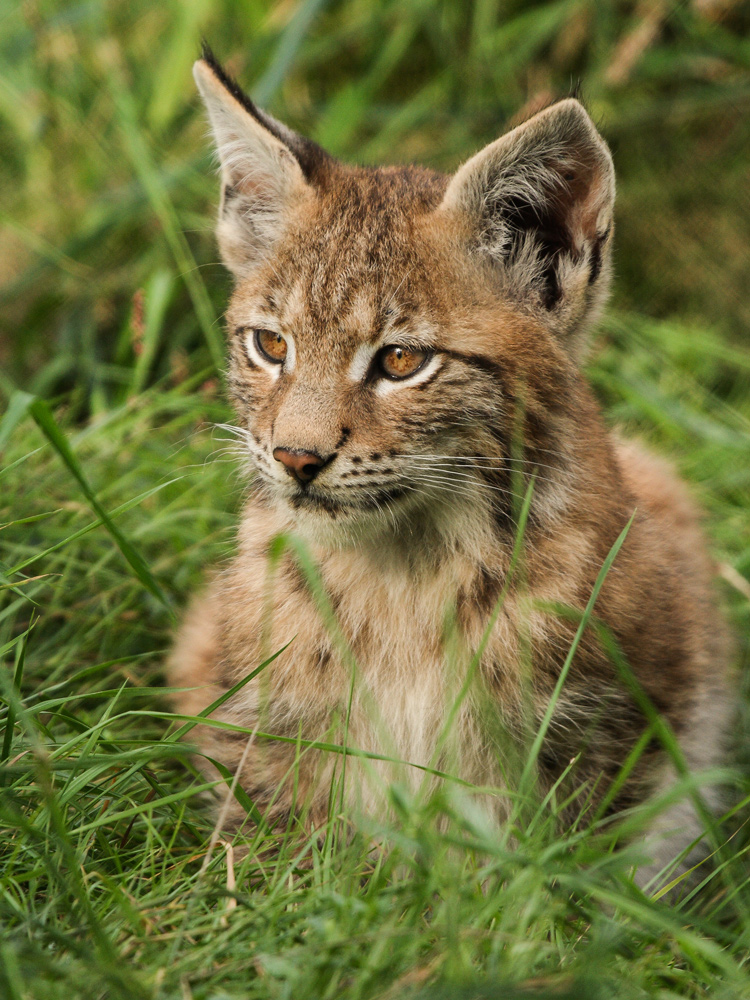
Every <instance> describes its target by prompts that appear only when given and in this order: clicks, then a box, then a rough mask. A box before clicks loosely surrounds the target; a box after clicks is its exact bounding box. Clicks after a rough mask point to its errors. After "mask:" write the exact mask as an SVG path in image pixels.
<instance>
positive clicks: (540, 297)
mask: <svg viewBox="0 0 750 1000" xmlns="http://www.w3.org/2000/svg"><path fill="white" fill-rule="evenodd" d="M614 197H615V181H614V167H613V165H612V158H611V156H610V154H609V150H608V149H607V146H606V144H605V143H604V140H603V139H602V138H601V137H600V136H599V134H598V132H597V131H596V128H595V127H594V124H593V122H592V121H591V119H590V118H589V116H588V114H587V113H586V111H585V110H584V109H583V107H582V106H581V105H580V104H579V103H578V101H576V100H573V99H572V98H571V99H568V100H564V101H560V102H559V103H558V104H554V105H552V106H551V107H549V108H546V109H545V110H544V111H541V112H540V113H539V114H537V115H535V116H534V117H533V118H531V119H529V121H527V122H524V124H522V125H519V126H518V127H517V128H515V129H513V131H511V132H509V133H508V134H507V135H504V136H502V137H501V138H500V139H497V140H496V141H495V142H493V143H490V145H489V146H486V147H485V148H484V149H483V150H481V151H480V152H479V153H477V154H476V155H475V156H473V157H472V158H471V159H470V160H468V161H467V162H466V163H464V164H463V166H462V167H460V168H459V170H458V171H457V173H456V174H455V175H454V177H453V178H452V179H451V181H450V183H449V185H448V188H447V190H446V193H445V196H444V199H443V202H442V206H441V208H442V209H443V210H445V211H448V212H450V213H459V214H460V215H461V216H463V218H464V220H465V221H468V223H469V228H470V231H471V233H472V243H471V249H472V250H473V251H474V252H478V254H479V255H480V257H482V258H484V259H485V260H488V261H490V262H492V264H493V265H496V266H495V267H494V268H493V270H494V271H495V273H496V274H497V276H498V278H499V280H500V284H501V286H502V290H503V292H505V293H507V294H508V295H510V296H513V297H515V298H516V299H518V300H520V301H522V302H523V303H524V304H525V305H526V306H528V307H529V308H531V309H532V310H533V311H535V312H537V313H538V314H539V315H540V316H541V317H542V319H543V321H544V322H545V324H546V325H547V326H548V327H550V328H551V329H552V331H553V333H555V334H556V335H557V336H558V337H559V338H560V341H561V342H562V343H563V344H564V346H565V348H566V350H568V352H569V353H570V354H571V355H572V356H574V357H576V358H580V356H581V354H582V352H583V337H584V333H585V329H586V327H587V326H588V325H589V324H590V322H591V321H592V319H593V318H594V316H595V314H596V313H597V312H598V310H599V309H600V307H601V306H602V305H603V302H604V299H605V297H606V292H607V286H608V278H609V250H610V246H611V238H612V228H613V227H612V215H613V209H614Z"/></svg>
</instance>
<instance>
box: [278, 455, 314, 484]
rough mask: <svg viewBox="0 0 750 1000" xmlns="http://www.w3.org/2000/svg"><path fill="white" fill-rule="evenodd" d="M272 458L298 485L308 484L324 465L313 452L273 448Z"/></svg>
mask: <svg viewBox="0 0 750 1000" xmlns="http://www.w3.org/2000/svg"><path fill="white" fill-rule="evenodd" d="M273 457H274V458H275V459H276V461H277V462H281V464H282V465H283V466H284V468H285V469H286V471H287V472H288V473H289V475H290V476H294V478H295V479H296V480H297V482H298V483H309V482H310V480H311V479H315V477H316V476H317V474H318V473H319V472H320V470H321V469H322V468H323V466H324V465H325V464H326V463H325V459H324V458H321V457H320V455H316V454H315V452H314V451H292V450H291V449H289V448H274V449H273Z"/></svg>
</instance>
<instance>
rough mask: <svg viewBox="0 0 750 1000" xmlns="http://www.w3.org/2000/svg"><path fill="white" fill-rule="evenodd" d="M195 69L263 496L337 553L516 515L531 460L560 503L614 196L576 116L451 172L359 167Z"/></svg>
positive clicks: (561, 113) (540, 118)
mask: <svg viewBox="0 0 750 1000" xmlns="http://www.w3.org/2000/svg"><path fill="white" fill-rule="evenodd" d="M196 79H197V81H198V85H199V87H200V89H201V92H202V94H203V97H204V100H205V102H206V105H207V108H208V111H209V116H210V119H211V124H212V127H213V130H214V134H215V138H216V143H217V148H218V152H219V157H220V160H221V163H222V180H223V198H222V206H221V211H220V217H219V227H218V237H219V244H220V247H221V250H222V254H223V256H224V259H225V262H226V263H227V265H228V266H229V268H230V269H231V270H232V271H233V273H234V275H235V278H236V287H235V292H234V295H233V297H232V301H231V304H230V308H229V310H228V326H229V338H230V347H231V365H230V375H229V386H230V391H231V394H232V398H233V402H234V404H235V407H236V409H237V412H238V416H239V419H240V427H241V428H242V431H243V432H244V435H243V436H244V440H245V441H246V443H247V448H248V451H249V453H250V456H251V459H252V463H253V465H254V467H255V469H256V471H257V478H258V482H259V484H261V495H262V496H263V497H265V501H266V502H267V503H270V504H272V505H274V506H276V507H281V508H284V509H286V510H288V511H289V513H290V514H291V515H292V516H293V519H294V522H295V524H296V526H297V527H298V528H301V529H302V530H303V531H305V532H311V533H313V534H317V535H320V534H321V533H322V534H324V535H325V536H326V537H334V538H336V539H337V540H339V541H341V540H345V539H350V538H360V539H361V537H362V536H363V534H368V533H370V534H371V533H373V532H375V533H376V534H377V532H378V531H380V530H382V531H393V530H394V529H396V530H399V529H400V528H403V527H408V526H409V525H410V524H411V522H414V521H415V520H416V521H418V523H419V525H420V526H421V527H422V528H424V527H425V525H426V523H427V522H429V523H430V524H432V525H436V526H438V527H440V526H441V524H442V523H443V522H444V523H446V524H447V523H449V522H450V523H451V524H452V525H453V528H454V530H456V529H457V528H458V530H461V528H460V525H461V523H462V518H461V516H460V515H461V513H462V512H464V513H465V514H466V515H467V516H469V515H470V514H471V513H472V512H473V514H474V515H476V513H477V508H482V509H483V510H487V509H491V511H492V514H493V516H494V517H495V519H496V520H497V522H499V523H502V521H503V520H504V519H507V518H508V516H509V513H510V511H511V509H512V507H513V504H514V503H515V502H517V501H518V499H519V497H518V493H519V489H518V482H519V476H520V477H521V479H523V477H524V476H525V475H528V473H529V472H530V471H531V470H532V469H536V471H537V473H538V472H539V470H540V469H541V468H544V470H545V475H544V476H543V477H540V484H541V483H542V481H543V483H544V486H543V487H541V486H540V488H539V489H538V490H537V500H536V503H537V506H538V507H539V506H540V505H545V504H546V507H547V509H548V511H551V510H552V509H554V508H555V506H559V505H560V504H561V503H564V497H565V481H566V476H565V471H564V464H565V457H566V445H565V434H566V426H565V421H564V418H563V417H562V416H561V415H560V414H561V413H562V412H563V411H564V408H565V407H564V402H565V399H566V396H568V395H569V394H570V393H571V392H573V391H575V390H574V382H575V380H574V378H573V373H574V369H575V361H576V359H577V356H578V355H579V353H580V351H581V345H582V332H583V328H584V327H585V325H586V324H587V323H588V322H589V321H590V320H591V318H592V314H593V313H594V312H595V311H596V309H597V307H598V305H599V303H600V301H601V299H602V297H603V295H604V291H605V287H606V281H607V267H606V259H607V252H608V247H609V242H610V235H611V213H612V199H613V192H614V185H613V179H612V177H613V174H612V166H611V160H610V157H609V154H608V152H607V149H606V146H605V145H604V143H603V142H602V140H601V139H600V138H599V136H598V135H597V133H596V131H595V129H594V127H593V125H592V124H591V122H590V119H589V118H588V116H587V115H586V113H585V111H584V110H583V108H582V107H581V106H580V105H579V104H578V103H577V102H575V101H563V102H561V103H560V104H558V105H555V106H553V107H552V108H549V109H547V111H545V112H542V113H541V114H539V115H537V116H536V117H535V118H534V119H532V120H531V121H530V122H527V123H526V124H525V125H523V126H521V127H520V128H518V129H516V130H515V131H514V132H511V133H510V134H509V135H507V136H505V137H503V138H502V139H500V140H498V141H497V142H495V143H493V144H492V145H491V146H489V147H487V148H486V149H485V150H483V151H482V152H480V153H479V154H477V156H475V157H474V158H473V159H472V160H470V161H469V162H468V163H467V164H465V165H464V167H462V168H461V170H459V171H458V173H457V174H456V175H455V176H454V177H453V178H452V179H448V178H445V177H442V176H440V175H438V174H435V173H432V172H429V171H426V170H421V169H416V168H389V169H365V168H356V167H346V166H344V165H342V164H340V163H338V162H337V161H335V160H333V159H332V158H331V157H329V156H328V155H327V154H326V153H325V152H324V151H323V150H322V149H320V148H319V147H317V146H315V145H314V144H313V143H311V142H309V141H308V140H305V139H302V138H300V137H299V136H297V135H295V134H294V133H292V132H290V131H289V130H288V129H286V127H285V126H283V125H281V124H280V123H278V122H276V121H275V120H274V119H272V118H270V117H269V116H267V115H266V114H264V113H263V112H261V111H259V110H258V109H257V108H256V107H255V106H254V105H252V103H251V102H250V101H249V100H248V99H247V98H246V97H245V96H244V95H243V94H242V93H241V91H239V89H238V88H237V87H236V85H235V84H234V83H233V82H232V81H231V80H229V79H228V78H227V77H226V76H225V75H224V73H223V71H222V70H221V68H220V67H218V66H217V65H216V64H215V63H213V61H211V60H210V59H209V60H204V61H202V62H199V63H198V64H196ZM514 439H520V440H522V441H523V454H522V456H520V457H519V452H518V451H517V450H516V451H513V447H514ZM512 454H514V456H515V459H512V458H511V455H512ZM514 472H515V473H516V475H515V476H514V474H513V473H514ZM513 483H515V488H514V486H513ZM474 520H476V517H475V518H474ZM411 526H412V527H413V526H414V525H413V524H412V525H411Z"/></svg>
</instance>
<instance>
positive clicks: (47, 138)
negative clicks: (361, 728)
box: [0, 0, 750, 1000]
mask: <svg viewBox="0 0 750 1000" xmlns="http://www.w3.org/2000/svg"><path fill="white" fill-rule="evenodd" d="M702 9H703V10H704V11H705V13H703V14H701V13H700V10H699V6H698V5H694V4H686V3H676V4H669V3H667V4H664V5H663V7H661V8H659V10H660V11H661V13H660V15H659V17H658V18H657V22H656V29H655V32H654V34H653V37H652V38H651V41H650V44H648V45H647V46H646V47H644V48H643V49H642V50H641V51H640V53H638V52H637V46H635V45H634V40H635V41H637V40H638V38H642V37H644V36H642V35H639V34H638V31H639V25H641V24H642V21H643V10H645V8H638V9H636V8H635V7H634V6H633V5H630V4H627V3H622V4H614V3H612V4H593V3H587V2H582V0H566V2H560V0H556V2H547V3H538V4H528V3H523V4H522V3H519V2H512V0H508V2H504V3H502V4H501V3H499V2H493V0H476V2H475V3H473V4H472V5H470V6H465V5H459V4H453V3H448V2H447V0H446V2H442V3H441V2H438V0H420V2H418V3H414V4H410V5H404V4H403V3H396V2H395V0H394V2H390V3H388V2H381V3H374V2H372V0H340V2H333V0H330V2H329V3H327V4H326V3H324V2H322V0H302V2H291V0H290V2H285V3H281V4H277V5H272V4H270V3H268V2H266V0H263V2H260V0H250V2H247V0H245V2H243V3H242V4H240V3H233V2H230V0H224V2H219V0H202V2H200V3H198V2H196V3H193V4H190V5H182V4H180V5H178V4H173V5H172V4H161V5H154V4H146V3H145V0H142V2H138V0H137V2H134V3H128V4H125V3H124V2H112V0H111V2H106V3H81V4H75V3H67V4H62V3H60V2H58V0H47V2H37V3H29V4H24V5H23V6H19V7H18V8H17V9H13V10H10V11H9V12H7V13H5V14H4V15H3V20H2V21H1V22H0V59H2V64H3V72H2V74H0V140H1V141H2V148H3V156H2V158H0V190H2V191H3V203H2V209H1V211H2V216H0V223H1V224H2V238H0V281H2V283H3V288H2V290H1V291H0V302H1V303H2V305H1V307H0V398H2V400H3V407H4V415H2V416H0V457H1V458H2V467H1V468H0V653H1V655H2V659H3V663H2V665H0V761H1V762H2V766H1V767H0V782H1V784H0V831H1V832H2V839H1V840H0V996H2V997H3V998H4V997H8V998H9V1000H47V998H55V1000H57V998H69V997H92V998H104V997H107V998H109V997H112V998H120V997H121V998H128V1000H130V998H141V997H143V998H149V1000H151V998H153V1000H157V998H158V1000H167V998H172V997H174V998H176V1000H178V998H179V1000H183V998H186V997H194V998H206V1000H209V998H210V1000H220V998H237V1000H245V998H248V1000H250V998H254V997H257V998H259V1000H260V998H263V1000H265V998H289V1000H304V998H308V997H309V998H323V997H330V998H334V997H335V998H346V1000H349V998H352V1000H353V998H371V997H372V998H374V997H378V998H388V1000H402V998H409V997H414V998H421V1000H427V998H429V1000H438V998H443V1000H462V998H465V1000H469V998H471V1000H478V998H480V997H486V998H494V997H498V998H499V997H502V998H508V1000H515V998H518V1000H521V998H528V997H534V998H542V997H543V998H545V1000H546V998H548V997H554V998H568V1000H599V998H601V1000H605V998H607V1000H609V998H618V997H621V998H623V1000H634V998H638V997H653V996H656V997H660V998H662V1000H667V998H673V997H690V998H701V997H708V996H710V997H712V998H719V1000H721V998H724V997H726V998H735V997H736V998H740V997H746V996H750V972H749V971H748V970H747V960H748V955H749V954H750V952H749V951H748V949H749V947H750V884H749V883H748V877H747V864H746V860H745V859H746V852H747V851H748V849H750V834H749V833H748V829H747V827H746V826H745V825H744V824H745V823H746V822H747V819H748V811H747V809H746V807H744V806H743V807H742V808H740V809H739V810H738V811H737V812H736V814H735V815H734V816H732V817H730V818H729V819H728V820H727V821H726V822H725V823H724V824H723V825H722V826H721V828H720V830H721V839H722V840H723V841H727V839H728V838H731V839H729V840H728V843H727V844H726V846H725V847H723V849H722V853H721V864H720V868H719V870H718V871H717V872H716V873H715V874H714V876H713V877H712V879H711V880H710V882H709V883H708V885H707V886H706V887H705V888H704V890H703V891H702V892H701V893H700V894H698V895H695V896H693V897H691V898H688V899H687V900H684V901H683V902H682V903H680V904H679V905H674V904H670V903H667V902H666V901H665V900H664V899H654V898H650V897H648V896H644V895H643V894H642V893H640V892H639V891H638V890H637V889H636V888H635V887H634V886H633V885H632V883H631V881H630V879H629V877H628V872H629V866H630V864H631V862H632V860H633V858H634V857H635V854H636V853H637V843H634V844H633V846H631V847H630V848H626V849H625V850H624V851H619V852H615V851H613V847H614V845H615V843H616V842H617V833H616V831H615V830H614V829H613V828H612V827H611V825H610V824H609V823H600V824H598V825H594V826H591V825H590V824H589V825H587V824H583V823H582V824H581V825H580V826H579V827H576V828H574V829H564V828H562V829H561V828H560V825H559V823H557V822H556V813H557V811H558V809H559V803H556V802H555V801H554V799H553V800H550V801H549V802H546V803H535V802H534V800H533V797H529V796H519V798H518V799H517V800H515V804H514V811H513V820H512V822H511V824H509V827H508V830H507V831H506V832H505V834H504V835H503V836H502V837H498V836H497V835H493V834H492V833H491V832H490V831H488V830H486V829H485V828H484V826H483V825H482V821H481V820H480V819H479V818H478V817H477V816H476V814H475V810H473V809H472V806H471V801H470V799H469V798H468V797H467V792H466V790H463V789H462V788H461V787H460V786H459V785H457V784H456V783H455V782H450V781H447V782H445V783H444V784H443V785H442V787H441V788H440V789H439V791H438V792H437V793H434V794H424V795H417V796H410V795H409V794H407V793H406V792H405V790H404V789H403V788H402V787H400V786H398V785H396V786H394V788H393V789H392V793H391V799H392V804H393V813H394V816H393V818H392V819H390V820H379V821H375V820H373V819H370V820H369V821H364V822H363V823H362V824H361V825H360V826H359V828H358V830H357V832H356V833H355V834H354V835H353V836H344V835H343V834H344V833H345V832H351V826H350V825H349V820H350V819H351V818H350V817H343V818H342V817H339V816H338V815H336V814H335V812H334V813H333V814H332V816H331V820H330V824H329V830H328V836H327V837H326V838H325V840H324V841H323V842H322V843H319V842H317V841H316V842H314V843H310V844H305V843H304V842H303V841H301V840H300V837H299V834H298V832H297V831H295V830H291V831H288V832H287V834H284V835H273V836H271V837H269V835H268V834H264V833H263V832H262V831H261V833H259V834H258V838H259V839H258V841H257V842H256V843H254V844H253V845H252V850H251V851H250V853H248V854H247V856H246V857H241V856H240V854H239V853H238V854H237V856H236V857H235V859H234V861H233V863H232V861H231V859H230V857H229V856H228V855H227V852H226V851H225V849H224V848H223V846H222V845H221V844H216V845H214V847H213V849H212V850H211V851H210V856H209V845H210V844H211V837H212V832H213V820H212V812H211V809H210V806H209V803H208V800H207V796H206V794H201V789H204V788H205V784H206V782H205V779H203V778H202V777H200V776H199V775H198V774H197V772H196V770H195V767H194V764H193V763H192V762H191V758H190V756H189V753H188V750H189V739H190V735H191V734H190V733H188V734H187V742H186V741H182V742H180V741H175V739H174V737H175V734H176V733H177V732H178V729H179V727H180V725H182V724H184V720H174V719H170V718H169V711H170V706H169V701H168V696H167V693H166V692H165V689H164V687H163V677H162V672H161V671H162V664H163V660H164V655H165V651H166V650H167V648H168V646H169V642H170V635H171V633H172V630H173V627H174V622H175V616H176V614H178V613H179V609H180V608H181V607H182V606H183V605H184V602H185V601H186V600H187V598H188V596H189V595H190V594H191V593H192V592H194V590H195V589H196V588H197V587H198V586H199V585H200V582H201V579H202V578H203V575H204V572H205V570H206V568H207V567H209V566H211V565H213V564H215V563H216V562H217V561H219V560H221V559H223V558H226V557H227V556H228V555H229V554H230V553H231V551H232V539H233V532H234V528H235V524H236V516H237V510H238V507H239V504H240V502H241V499H242V495H243V488H244V486H243V479H242V477H241V475H240V474H239V473H238V467H237V463H236V462H235V460H234V458H233V454H232V452H231V450H227V443H226V442H225V441H223V436H224V435H223V432H221V431H220V430H216V429H215V425H216V424H219V423H223V422H226V421H228V420H230V419H231V416H230V414H229V412H228V410H227V407H226V405H225V403H224V402H223V399H222V392H221V384H220V376H219V375H218V373H217V361H218V357H219V354H220V349H221V329H220V323H219V317H220V315H221V311H222V309H223V306H224V303H225V301H226V295H227V291H228V281H227V279H226V277H225V276H224V274H223V272H222V269H221V268H220V267H219V266H218V265H217V264H216V253H215V249H214V246H213V243H212V238H211V230H212V220H211V212H212V208H211V206H212V204H213V203H214V201H215V198H216V190H215V178H214V177H213V175H212V173H211V169H212V168H211V165H210V157H209V155H208V152H207V150H206V148H205V144H204V131H205V126H204V124H203V121H202V119H201V116H200V114H199V112H198V108H197V101H196V98H195V96H194V92H193V87H192V81H191V78H190V76H189V67H190V64H191V62H192V59H193V58H194V55H195V52H196V50H197V48H198V39H199V36H200V34H201V33H203V34H205V35H206V36H207V37H208V38H209V40H210V41H211V42H212V44H213V46H214V48H215V49H216V51H217V53H219V54H220V55H223V56H226V57H228V58H229V60H230V63H231V65H232V66H233V68H234V69H235V71H236V72H237V73H238V74H239V75H240V76H241V77H242V78H243V80H245V81H246V82H247V83H248V84H249V87H250V89H251V91H252V92H253V93H254V94H255V95H256V96H257V97H259V98H262V99H263V100H264V102H265V103H267V104H268V105H269V106H270V109H271V110H272V111H273V112H274V113H276V114H278V115H279V116H280V117H283V118H285V119H286V120H288V121H289V122H290V124H292V125H295V126H296V127H299V128H301V129H303V130H304V131H306V132H307V133H309V134H311V135H313V136H314V137H315V138H317V139H318V140H320V141H322V142H325V143H326V144H327V145H328V146H329V147H330V148H331V150H332V151H333V152H335V153H337V154H339V155H342V156H347V157H349V158H354V159H360V160H363V161H373V162H374V161H380V160H387V159H391V160H392V159H397V160H402V161H403V160H410V159H417V160H421V161H422V162H427V163H430V164H432V165H435V166H439V167H445V168H452V167H453V166H455V165H456V164H457V163H458V162H460V160H461V158H462V157H464V156H466V155H467V154H468V153H470V152H471V151H473V150H474V149H475V148H476V147H477V146H479V145H480V144H481V143H483V142H485V141H487V140H489V139H491V138H494V137H495V136H496V135H497V134H498V133H499V131H500V130H501V129H502V127H503V125H504V122H505V121H506V119H507V118H509V117H510V116H512V115H513V114H515V113H516V112H517V111H518V110H519V109H520V108H521V107H522V106H524V105H525V104H527V102H530V101H533V100H534V99H535V98H536V97H539V96H541V95H543V94H544V93H545V92H546V91H553V92H558V93H565V92H567V91H568V89H569V88H570V86H571V83H575V81H576V80H577V79H579V78H580V79H581V81H582V85H583V92H584V96H585V97H586V98H587V101H588V104H589V107H590V108H591V110H592V112H593V113H594V115H595V117H596V119H597V120H598V122H599V123H600V125H601V127H602V130H603V131H604V133H605V135H606V136H607V138H608V139H609V140H610V142H611V145H612V147H613V152H614V155H615V160H616V165H617V168H618V173H619V177H620V199H619V210H618V235H617V248H618V249H617V260H616V280H615V289H614V300H613V305H612V307H611V308H610V310H609V311H608V313H607V315H606V317H605V319H604V321H603V323H602V324H601V329H600V331H599V333H598V335H597V337H596V339H595V343H594V347H593V351H592V355H591V360H590V363H589V366H588V370H589V375H590V377H591V380H592V382H593V384H594V386H595V388H596V390H597V393H598V395H599V397H600V399H601V400H602V402H603V405H604V409H605V415H606V419H607V420H608V422H610V423H611V424H613V425H618V426H620V427H623V428H624V429H625V431H626V432H627V433H631V434H635V435H637V436H639V437H641V438H642V439H644V440H645V441H647V442H648V443H649V444H650V445H651V446H652V447H654V448H656V449H657V450H658V451H660V452H662V453H665V454H668V455H670V456H671V457H672V458H673V459H674V460H675V461H676V462H677V464H678V466H679V468H680V470H681V472H682V473H683V474H684V476H685V477H686V478H687V479H688V480H689V481H690V482H691V484H692V486H693V489H694V492H695V493H696V495H697V497H698V498H699V500H700V502H701V504H702V506H703V508H704V509H705V511H706V513H707V521H706V527H707V531H708V533H709V535H710V538H711V543H712V548H713V551H714V553H715V556H716V559H717V562H718V563H719V565H720V566H721V567H722V573H723V579H722V581H721V583H720V586H721V587H722V596H723V599H724V603H725V606H726V609H727V614H728V615H729V616H730V618H731V621H732V623H733V626H734V631H735V634H736V636H737V657H736V661H737V668H738V669H737V686H738V697H737V702H738V718H737V724H736V731H735V734H734V737H735V738H734V749H733V752H732V755H731V757H730V760H729V765H730V772H729V774H728V776H725V780H726V781H727V783H728V784H729V785H730V787H731V794H730V796H729V801H730V802H735V803H739V804H741V803H742V802H743V800H744V799H745V798H746V797H747V796H748V795H750V751H748V749H747V748H748V746H750V741H748V734H749V733H750V710H749V706H750V688H749V686H748V680H747V677H748V672H747V670H746V669H744V668H746V667H747V664H748V661H749V660H750V600H748V589H747V580H748V579H750V518H749V517H748V498H749V497H750V433H749V431H750V351H748V348H747V334H746V331H747V327H748V321H750V296H748V293H747V289H748V288H750V253H749V252H748V250H749V249H750V246H749V245H748V244H749V243H750V240H749V238H748V234H749V233H750V203H749V202H748V198H747V173H748V168H749V165H750V153H748V149H750V142H749V141H748V140H750V115H749V114H748V110H750V108H749V105H750V69H749V67H750V42H749V41H748V31H747V29H748V27H749V26H750V9H749V8H748V5H747V4H744V3H738V2H731V0H727V2H725V3H723V4H718V3H717V4H715V5H714V6H713V7H712V6H710V5H706V6H705V7H704V8H702ZM654 10H657V8H656V6H655V7H654ZM629 52H630V53H632V52H636V58H634V60H633V61H632V63H631V64H630V65H629V64H628V60H627V58H626V57H627V54H628V53H629ZM43 401H46V402H43ZM626 822H627V823H629V824H630V825H631V828H632V829H634V830H637V829H638V828H639V824H640V825H642V823H643V818H642V817H638V816H633V817H630V818H628V819H627V821H626ZM269 840H270V841H271V842H272V843H273V848H274V849H273V851H271V852H270V851H268V850H266V848H267V847H268V846H269ZM634 852H635V853H634ZM232 873H233V881H232V878H231V875H232Z"/></svg>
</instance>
